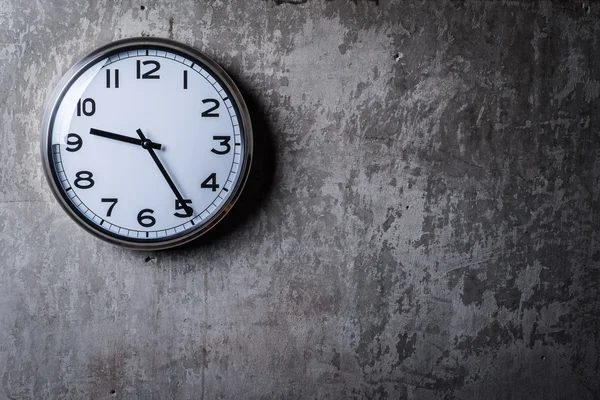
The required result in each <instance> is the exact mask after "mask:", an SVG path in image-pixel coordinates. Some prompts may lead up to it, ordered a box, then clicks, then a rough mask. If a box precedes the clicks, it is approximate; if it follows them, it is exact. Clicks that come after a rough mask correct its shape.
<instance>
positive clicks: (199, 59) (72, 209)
mask: <svg viewBox="0 0 600 400" xmlns="http://www.w3.org/2000/svg"><path fill="white" fill-rule="evenodd" d="M139 49H152V50H160V51H168V52H171V53H174V54H179V55H181V56H183V57H186V58H187V59H189V60H190V61H193V62H196V63H197V64H199V65H201V66H202V67H203V68H204V69H205V70H206V71H207V72H209V73H210V74H211V75H212V76H213V78H215V79H216V80H217V81H218V82H219V83H220V84H221V86H222V87H223V89H224V90H225V91H226V92H228V95H229V98H230V99H231V100H232V101H231V103H232V105H233V107H234V108H235V111H236V113H237V115H238V118H239V122H240V134H241V137H242V141H243V152H242V163H241V166H240V169H239V178H238V180H237V182H236V183H235V185H234V187H233V189H232V190H231V193H230V195H229V197H228V198H227V200H225V201H223V203H222V204H221V205H220V206H219V209H218V210H217V211H216V212H215V213H214V214H213V215H211V216H210V217H209V218H208V220H207V221H206V222H204V223H203V224H201V225H198V226H197V227H194V228H191V229H188V230H186V231H183V232H181V233H178V234H175V235H171V236H168V237H164V238H148V239H146V238H129V237H125V236H120V235H117V234H114V233H112V232H110V231H108V230H105V229H104V228H102V227H99V226H98V225H96V224H94V223H93V222H92V221H90V220H89V219H87V218H86V217H85V216H83V214H82V213H81V211H80V210H79V209H77V207H76V206H75V205H74V204H73V203H72V202H71V201H70V199H69V198H68V196H67V194H66V192H65V191H64V190H62V189H61V186H60V184H59V182H58V181H57V179H58V175H57V173H56V172H55V167H54V163H53V161H52V155H51V152H52V147H51V143H50V142H51V135H52V127H53V125H54V120H55V118H56V114H57V112H58V109H59V106H60V104H61V102H62V100H63V98H64V96H65V95H66V93H67V92H68V91H69V89H70V88H71V86H72V85H73V84H74V83H75V82H76V81H77V79H78V78H79V77H80V76H81V75H82V74H83V73H84V72H85V71H86V70H87V69H88V68H90V67H91V66H93V65H95V64H96V63H97V62H98V61H99V60H101V59H104V58H107V57H110V56H112V55H114V54H117V53H120V52H123V51H128V50H139ZM46 104H47V105H46V109H45V112H44V117H43V121H42V131H41V141H40V142H41V155H42V164H43V167H44V173H45V176H46V180H47V181H48V184H49V185H50V188H51V189H52V193H53V195H54V197H55V198H56V199H57V200H58V203H59V204H60V206H61V207H62V208H63V210H65V212H66V213H67V214H68V215H69V217H70V218H71V219H73V220H74V221H75V222H76V223H77V224H78V225H79V226H80V227H82V228H83V229H84V230H86V231H87V232H88V233H91V234H92V235H94V236H96V237H98V238H100V239H102V240H104V241H107V242H110V243H112V244H116V245H119V246H122V247H126V248H130V249H134V250H164V249H168V248H172V247H176V246H179V245H182V244H184V243H188V242H190V241H192V240H194V239H197V238H198V237H200V236H202V235H203V234H205V233H207V232H208V231H210V230H211V229H212V228H214V227H215V226H216V225H217V224H218V223H219V222H220V221H221V220H222V219H223V218H224V217H225V216H226V215H227V214H228V213H229V212H230V210H231V209H232V208H233V206H234V204H235V203H236V201H237V200H238V199H239V197H240V195H241V193H242V191H243V188H244V186H245V184H246V182H247V180H248V175H249V173H250V167H251V164H252V155H253V131H252V124H251V120H250V114H249V112H248V108H247V106H246V103H245V101H244V98H243V97H242V94H241V93H240V91H239V89H238V88H237V86H236V85H235V83H234V82H233V80H232V79H231V77H229V75H228V74H227V73H226V72H225V71H224V70H223V69H222V68H221V67H220V66H219V65H218V64H217V63H216V62H215V61H213V60H212V59H210V58H209V57H208V56H206V55H205V54H203V53H201V52H200V51H198V50H196V49H194V48H192V47H190V46H187V45H184V44H182V43H179V42H176V41H173V40H169V39H163V38H149V37H142V38H129V39H122V40H118V41H115V42H111V43H109V44H107V45H105V46H102V47H100V48H98V49H96V50H95V51H93V52H92V53H90V54H88V55H87V56H86V57H84V58H82V59H81V60H80V61H78V62H77V63H75V64H74V65H73V66H72V67H71V68H70V69H69V70H68V71H67V72H66V73H65V75H64V76H63V77H62V79H61V80H60V81H59V83H58V85H57V86H56V88H55V89H54V91H53V92H52V94H51V96H50V98H49V101H48V102H47V103H46Z"/></svg>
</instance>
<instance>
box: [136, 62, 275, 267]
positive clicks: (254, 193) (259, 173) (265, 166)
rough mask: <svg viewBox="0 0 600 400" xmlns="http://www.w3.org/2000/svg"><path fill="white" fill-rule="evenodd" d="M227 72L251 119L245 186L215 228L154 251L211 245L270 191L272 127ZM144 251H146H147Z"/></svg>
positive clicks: (255, 211)
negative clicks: (251, 149)
mask: <svg viewBox="0 0 600 400" xmlns="http://www.w3.org/2000/svg"><path fill="white" fill-rule="evenodd" d="M227 73H228V74H229V76H230V77H231V78H232V79H233V80H234V82H235V84H236V85H237V88H238V89H239V91H240V92H241V94H242V97H243V98H244V101H245V102H246V106H247V108H248V112H249V114H250V120H251V122H252V132H253V140H254V154H253V159H252V165H251V167H250V173H249V175H248V180H247V181H246V185H245V186H244V190H243V191H242V193H241V195H240V197H239V198H238V199H237V202H236V203H235V205H234V206H233V208H232V209H231V211H229V213H227V215H226V216H225V217H224V218H223V220H221V221H220V222H219V223H218V224H217V225H216V226H215V227H214V228H212V229H211V230H209V231H208V232H206V233H205V234H203V235H202V236H200V237H198V238H196V239H195V240H192V241H191V242H188V243H185V244H183V245H180V246H178V247H174V248H170V249H165V250H157V251H153V252H152V253H153V254H177V253H180V252H182V251H189V250H194V249H201V248H207V247H210V246H211V245H213V244H215V243H216V242H218V241H219V240H221V239H222V238H224V237H227V236H228V235H232V234H234V233H235V231H236V230H238V229H240V227H241V226H242V225H244V224H245V223H247V222H249V221H251V220H252V219H253V218H256V217H257V214H258V212H259V210H260V207H261V205H262V204H263V203H264V202H265V201H266V199H267V198H268V196H269V194H270V193H271V189H272V187H273V182H274V177H275V171H276V155H275V146H274V142H273V134H272V130H271V127H270V126H269V124H268V122H267V121H266V118H265V114H266V113H265V111H264V110H265V109H266V107H264V106H263V105H262V103H261V102H260V99H259V98H258V97H256V96H253V95H252V94H251V92H250V91H249V90H248V88H247V87H246V86H245V85H244V84H243V83H242V82H240V80H239V79H238V77H237V76H235V75H233V74H232V73H231V72H230V71H227ZM143 253H144V254H147V252H143ZM151 259H152V257H146V261H150V260H151Z"/></svg>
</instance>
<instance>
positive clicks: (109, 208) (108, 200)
mask: <svg viewBox="0 0 600 400" xmlns="http://www.w3.org/2000/svg"><path fill="white" fill-rule="evenodd" d="M102 202H103V203H113V204H112V205H111V206H110V207H108V212H107V213H106V216H107V217H110V216H111V215H112V210H113V208H115V205H116V204H117V203H118V202H119V199H102Z"/></svg>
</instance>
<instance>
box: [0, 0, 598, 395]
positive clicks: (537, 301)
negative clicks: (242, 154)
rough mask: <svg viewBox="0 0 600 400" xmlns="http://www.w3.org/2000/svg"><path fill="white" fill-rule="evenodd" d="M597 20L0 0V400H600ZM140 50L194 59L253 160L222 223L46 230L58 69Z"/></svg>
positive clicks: (512, 9)
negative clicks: (219, 81) (150, 243)
mask: <svg viewBox="0 0 600 400" xmlns="http://www.w3.org/2000/svg"><path fill="white" fill-rule="evenodd" d="M290 3H293V4H290ZM142 5H143V6H145V9H144V10H142V8H141V6H142ZM599 17H600V4H597V3H588V2H585V1H584V2H582V1H578V2H543V1H525V0H524V1H476V0H472V1H469V0H466V1H458V0H456V1H433V0H423V1H416V0H415V1H392V0H379V1H375V0H374V1H366V0H362V1H359V0H355V1H343V0H332V1H325V0H297V1H283V0H276V1H270V0H269V1H266V0H261V1H259V0H254V1H250V0H244V1H242V0H220V1H208V0H198V1H195V2H192V1H179V2H175V1H172V2H158V1H155V0H152V1H148V2H127V1H125V2H118V1H109V0H100V1H84V0H77V1H66V0H62V1H59V0H55V1H46V2H41V1H31V0H0V398H2V399H4V398H10V399H29V398H35V399H40V398H61V399H63V398H64V399H77V398H94V399H101V398H124V399H132V398H140V399H149V398H155V399H167V398H178V399H188V398H189V399H191V398H194V399H213V398H232V399H233V398H235V399H239V398H286V399H287V398H314V399H317V398H318V399H325V398H329V399H348V398H384V397H389V398H396V399H398V398H402V399H404V398H407V399H438V398H446V399H512V398H519V399H520V398H527V399H532V398H534V399H566V398H574V399H575V398H576V399H598V398H600V382H599V375H600V232H599V226H600V198H599V197H600V134H599V131H600V117H599V115H598V111H599V105H600V99H599V96H600V51H598V47H599V44H598V43H599V41H600V19H599ZM140 35H149V36H159V37H170V38H173V39H175V40H178V41H181V42H184V43H187V44H190V45H193V46H194V47H196V48H198V49H200V50H202V51H204V52H205V53H207V54H208V55H209V56H211V57H213V58H214V59H215V60H216V61H218V62H219V63H220V64H221V65H222V66H223V67H224V68H225V69H226V70H227V71H228V72H229V73H230V74H231V75H232V76H233V77H234V79H235V80H236V81H237V83H238V84H239V85H240V86H241V87H242V89H243V91H244V93H245V96H246V98H247V99H248V101H249V103H250V105H251V111H252V113H253V118H254V123H255V126H256V127H257V129H256V131H257V135H258V136H259V138H258V139H259V142H260V143H261V145H260V146H261V148H262V149H264V150H263V155H262V160H261V162H260V163H258V164H257V168H256V169H255V171H254V178H253V179H254V182H255V183H254V184H253V186H252V187H250V188H249V190H248V191H247V192H246V194H245V197H244V199H243V201H242V204H241V205H240V207H238V208H237V210H236V213H235V214H234V218H229V220H228V221H226V223H225V225H224V226H223V227H221V228H220V229H219V230H218V231H216V232H214V233H213V234H212V235H211V236H210V237H208V238H206V239H204V240H200V241H198V242H196V243H194V244H192V245H191V246H187V247H185V248H183V249H179V250H171V251H166V252H158V253H152V254H150V253H139V252H134V251H128V250H124V249H121V248H117V247H114V246H111V245H108V244H105V243H103V242H101V241H99V240H96V239H94V238H93V237H92V236H90V235H88V234H86V233H85V232H84V231H82V230H81V229H80V228H78V227H77V226H76V225H75V223H73V222H72V221H71V220H70V219H68V217H67V216H66V215H65V213H64V212H63V211H62V210H61V209H60V208H59V206H58V204H57V202H56V201H55V200H54V198H53V197H52V195H51V193H50V190H49V188H48V186H47V184H46V182H45V178H44V176H43V173H42V168H41V161H40V154H39V149H38V147H39V144H38V143H39V139H38V138H39V128H40V120H41V116H42V112H43V107H44V102H45V99H46V98H47V96H48V95H49V93H50V91H51V90H52V89H53V88H54V86H55V85H56V84H57V82H58V80H59V78H60V77H61V76H62V74H63V73H64V72H65V71H66V70H67V69H68V68H69V66H70V65H72V63H74V62H75V61H76V60H78V59H79V58H80V57H82V56H84V55H85V54H86V53H88V52H89V51H91V50H93V49H94V48H96V47H98V46H100V45H102V44H105V43H108V42H110V41H112V40H115V39H119V38H125V37H132V36H140Z"/></svg>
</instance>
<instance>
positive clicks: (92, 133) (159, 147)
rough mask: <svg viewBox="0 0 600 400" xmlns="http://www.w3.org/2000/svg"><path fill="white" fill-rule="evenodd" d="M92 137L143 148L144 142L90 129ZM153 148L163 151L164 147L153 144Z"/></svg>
mask: <svg viewBox="0 0 600 400" xmlns="http://www.w3.org/2000/svg"><path fill="white" fill-rule="evenodd" d="M90 135H95V136H102V137H105V138H108V139H114V140H118V141H120V142H125V143H131V144H137V145H138V146H142V141H141V140H140V139H136V138H132V137H129V136H125V135H119V134H118V133H112V132H107V131H101V130H100V129H94V128H91V129H90ZM151 143H152V144H151V146H152V148H153V149H156V150H160V149H162V145H161V144H160V143H154V142H151Z"/></svg>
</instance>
